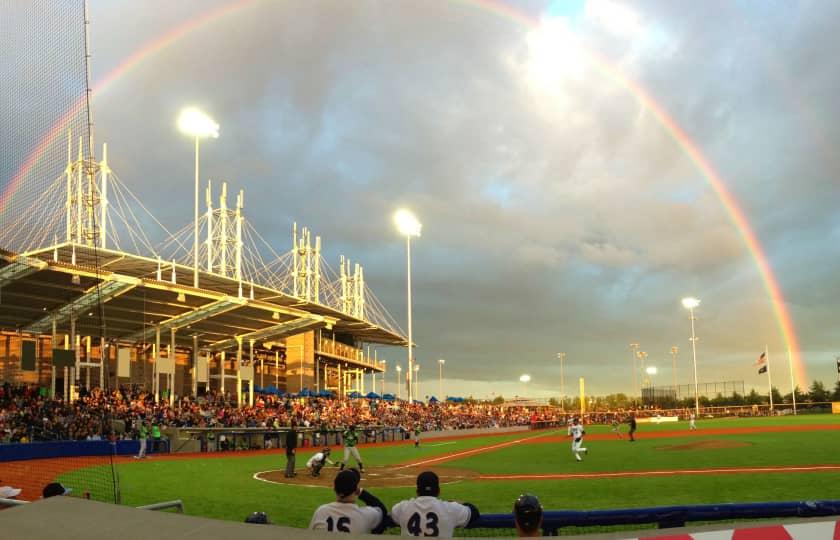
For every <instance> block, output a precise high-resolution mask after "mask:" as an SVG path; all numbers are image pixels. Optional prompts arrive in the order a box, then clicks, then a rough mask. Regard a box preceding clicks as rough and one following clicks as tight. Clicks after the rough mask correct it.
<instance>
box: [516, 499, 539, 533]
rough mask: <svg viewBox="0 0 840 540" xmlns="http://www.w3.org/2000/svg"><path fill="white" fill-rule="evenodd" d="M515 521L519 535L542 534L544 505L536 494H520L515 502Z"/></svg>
mask: <svg viewBox="0 0 840 540" xmlns="http://www.w3.org/2000/svg"><path fill="white" fill-rule="evenodd" d="M513 522H514V523H515V524H516V535H517V536H519V537H538V536H541V535H542V534H541V532H540V529H541V528H542V523H543V507H542V505H541V504H540V500H539V499H538V498H537V497H536V495H530V494H527V493H526V494H523V495H520V496H519V498H518V499H516V502H514V503H513Z"/></svg>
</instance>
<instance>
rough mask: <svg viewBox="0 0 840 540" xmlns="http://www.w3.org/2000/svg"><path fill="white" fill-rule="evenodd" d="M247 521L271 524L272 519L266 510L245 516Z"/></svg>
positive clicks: (257, 523)
mask: <svg viewBox="0 0 840 540" xmlns="http://www.w3.org/2000/svg"><path fill="white" fill-rule="evenodd" d="M245 523H253V524H256V525H271V520H270V519H268V514H266V513H265V512H253V513H251V515H250V516H248V517H246V518H245Z"/></svg>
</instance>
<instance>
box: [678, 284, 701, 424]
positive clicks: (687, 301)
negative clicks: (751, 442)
mask: <svg viewBox="0 0 840 540" xmlns="http://www.w3.org/2000/svg"><path fill="white" fill-rule="evenodd" d="M682 305H683V307H684V308H686V309H687V310H688V318H689V319H690V320H691V340H690V341H691V354H692V356H693V358H694V414H695V415H696V416H697V418H700V397H699V388H698V385H697V334H695V332H694V308H696V307H697V306H699V305H700V300H698V299H696V298H694V297H691V296H689V297H688V298H683V299H682Z"/></svg>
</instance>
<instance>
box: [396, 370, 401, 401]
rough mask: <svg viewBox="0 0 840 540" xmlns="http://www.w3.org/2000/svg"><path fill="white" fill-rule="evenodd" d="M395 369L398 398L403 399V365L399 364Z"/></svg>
mask: <svg viewBox="0 0 840 540" xmlns="http://www.w3.org/2000/svg"><path fill="white" fill-rule="evenodd" d="M394 369H396V370H397V399H402V388H401V386H402V385H401V383H400V373H402V367H401V366H399V365H397V366H396V367H395V368H394Z"/></svg>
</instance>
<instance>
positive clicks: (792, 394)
mask: <svg viewBox="0 0 840 540" xmlns="http://www.w3.org/2000/svg"><path fill="white" fill-rule="evenodd" d="M788 369H789V370H790V398H791V399H792V400H793V414H794V416H795V415H796V381H795V380H794V378H793V357H792V356H791V354H790V349H788Z"/></svg>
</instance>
